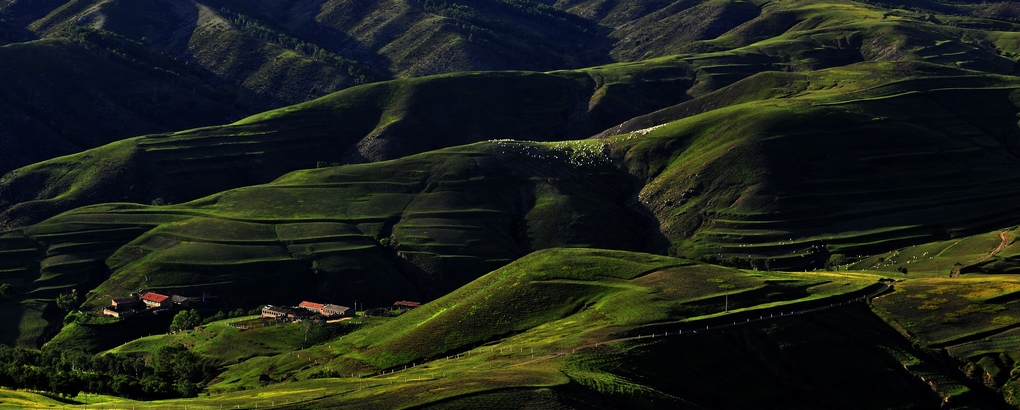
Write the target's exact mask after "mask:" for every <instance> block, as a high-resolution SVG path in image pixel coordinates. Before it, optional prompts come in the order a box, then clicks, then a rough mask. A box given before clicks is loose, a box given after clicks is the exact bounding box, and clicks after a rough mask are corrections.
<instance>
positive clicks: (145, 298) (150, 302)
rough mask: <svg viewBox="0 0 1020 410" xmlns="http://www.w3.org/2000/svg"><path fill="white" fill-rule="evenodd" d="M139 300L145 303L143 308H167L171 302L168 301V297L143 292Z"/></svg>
mask: <svg viewBox="0 0 1020 410" xmlns="http://www.w3.org/2000/svg"><path fill="white" fill-rule="evenodd" d="M138 299H141V300H142V302H144V303H145V306H149V307H154V308H161V307H169V306H170V305H171V304H172V303H173V302H171V301H170V297H169V296H167V295H160V294H158V293H155V292H145V294H144V295H142V297H140V298H138Z"/></svg>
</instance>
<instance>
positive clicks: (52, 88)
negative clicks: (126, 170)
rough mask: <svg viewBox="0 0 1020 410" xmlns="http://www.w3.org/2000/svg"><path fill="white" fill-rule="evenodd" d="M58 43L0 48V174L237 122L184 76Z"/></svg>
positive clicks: (232, 111) (224, 104)
mask: <svg viewBox="0 0 1020 410" xmlns="http://www.w3.org/2000/svg"><path fill="white" fill-rule="evenodd" d="M97 54H98V53H92V52H89V51H87V50H85V49H83V48H81V47H79V46H77V45H75V44H72V43H69V42H66V41H62V40H41V41H34V42H30V43H19V44H11V45H8V46H5V47H0V59H2V60H4V61H16V62H17V64H4V65H3V66H0V78H3V79H4V87H3V90H0V124H3V127H0V141H3V142H0V150H2V151H3V152H4V155H3V158H0V174H5V173H7V172H8V171H10V170H13V169H15V168H18V167H22V166H25V165H28V164H31V163H34V162H40V161H43V160H47V159H51V158H54V157H58V156H61V155H66V154H70V153H74V152H80V151H83V150H85V149H89V148H93V147H97V146H100V145H104V144H107V143H110V142H113V141H116V140H119V139H123V138H127V137H132V136H136V135H139V134H144V133H150V132H160V131H167V130H174V129H182V128H193V127H198V126H206V125H212V124H218V123H222V122H224V121H227V120H230V119H232V118H238V117H240V116H241V111H239V110H237V109H236V108H234V107H232V106H231V101H230V100H229V99H227V98H222V97H223V96H211V95H200V94H195V93H192V91H193V89H192V87H190V86H189V85H188V84H182V83H181V82H182V81H184V80H185V79H187V80H190V79H188V78H187V76H186V75H181V74H172V73H154V72H144V71H140V70H137V69H133V68H131V67H126V66H124V65H122V64H118V63H117V62H114V61H111V60H109V59H107V58H105V57H104V56H101V55H97Z"/></svg>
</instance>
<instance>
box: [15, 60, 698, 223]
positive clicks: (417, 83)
mask: <svg viewBox="0 0 1020 410" xmlns="http://www.w3.org/2000/svg"><path fill="white" fill-rule="evenodd" d="M691 75H692V74H691V72H690V68H689V67H688V65H687V64H686V63H685V62H683V61H681V60H677V59H675V58H665V59H659V60H653V61H649V62H645V63H641V64H624V65H618V66H607V67H603V68H598V69H592V70H582V71H563V72H554V73H545V74H543V73H527V72H502V73H486V74H470V73H465V74H456V75H448V76H436V77H426V78H421V79H408V80H397V81H392V82H384V83H379V84H372V85H366V86H362V87H356V88H352V89H349V90H346V91H343V92H340V93H337V94H334V95H332V96H329V97H325V98H323V99H320V100H315V101H312V102H308V103H305V104H301V105H297V106H294V107H289V108H285V109H281V110H278V111H272V112H269V113H265V114H260V115H256V116H253V117H251V118H248V119H245V120H243V121H240V122H238V123H236V124H233V125H229V126H222V127H210V128H203V129H196V130H190V131H182V132H177V133H173V134H160V135H152V136H146V137H139V138H134V139H130V140H125V141H121V142H118V143H115V144H111V145H109V146H105V147H101V148H97V149H93V150H89V151H85V152H82V153H79V154H75V155H72V156H68V157H63V158H57V159H54V160H50V161H45V162H41V163H39V164H36V165H33V166H30V167H25V168H22V169H19V170H16V171H13V172H11V173H8V174H7V175H5V176H4V177H2V178H0V209H3V211H2V215H3V216H2V217H0V221H2V222H0V226H4V227H15V226H21V225H25V224H28V223H32V222H38V221H41V220H43V219H45V218H48V217H50V216H53V215H55V214H57V213H59V212H62V211H66V210H69V209H72V208H74V207H77V206H82V205H87V204H94V203H101V202H106V201H132V202H140V203H151V202H152V201H153V200H155V199H157V198H161V199H162V201H164V202H182V201H188V200H192V199H195V198H198V197H201V196H205V195H210V194H213V193H215V192H218V191H222V190H225V189H230V188H235V187H240V186H245V185H251V184H257V183H265V182H269V181H271V180H273V179H274V178H276V177H278V176H280V175H282V174H284V173H286V172H290V171H294V170H298V169H304V168H312V167H315V166H317V163H321V165H329V164H334V165H335V164H345V163H359V162H364V161H379V160H385V159H391V158H397V157H401V156H405V155H410V154H414V153H419V152H424V151H428V150H432V149H437V148H442V147H447V146H452V145H457V144H466V143H471V142H475V141H482V140H488V139H505V138H526V139H532V140H539V141H550V140H564V139H572V138H580V137H584V136H587V135H591V134H592V133H595V132H597V131H598V130H601V129H604V128H606V127H608V126H610V125H612V124H615V123H618V122H620V121H623V120H625V119H627V118H630V117H632V116H634V115H637V114H643V113H647V112H650V111H653V110H655V109H658V108H662V107H665V106H669V105H671V104H674V103H676V102H679V101H682V100H684V99H685V98H687V97H686V95H685V94H684V91H685V90H686V89H687V88H689V87H690V86H691V84H692V82H693V78H691ZM214 171H215V172H214ZM211 176H212V177H211Z"/></svg>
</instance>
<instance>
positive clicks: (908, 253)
mask: <svg viewBox="0 0 1020 410" xmlns="http://www.w3.org/2000/svg"><path fill="white" fill-rule="evenodd" d="M1000 232H1002V230H995V231H992V232H987V233H982V234H978V235H971V236H966V237H962V238H957V239H950V240H944V241H936V242H931V243H926V244H920V245H914V246H910V247H906V248H902V249H897V250H894V251H891V252H885V253H881V254H876V255H870V256H868V257H867V258H864V259H862V260H860V261H854V263H852V264H851V265H850V268H851V269H864V270H877V271H889V272H890V274H891V275H900V274H899V273H896V269H898V268H906V269H907V277H942V278H946V277H949V274H950V273H951V272H952V271H953V270H954V269H956V268H960V267H963V266H966V265H970V264H972V263H973V262H975V261H977V260H978V259H981V258H983V257H985V256H987V255H989V254H990V253H991V252H993V251H994V250H995V249H997V248H998V246H999V245H1000V244H1001V243H1002V240H1001V238H1000V236H999V234H1000ZM1007 235H1010V237H1012V235H1013V234H1012V233H1007ZM1009 242H1012V241H1009ZM1011 252H1012V250H1011V248H1010V247H1006V248H1005V249H1003V250H1002V251H1000V253H999V254H998V255H999V257H1008V255H1010V254H1011ZM851 260H853V258H851ZM894 277H899V276H894Z"/></svg>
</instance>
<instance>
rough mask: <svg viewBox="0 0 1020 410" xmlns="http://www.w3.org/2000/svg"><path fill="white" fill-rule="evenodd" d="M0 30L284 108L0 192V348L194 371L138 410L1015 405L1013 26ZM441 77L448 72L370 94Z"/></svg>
mask: <svg viewBox="0 0 1020 410" xmlns="http://www.w3.org/2000/svg"><path fill="white" fill-rule="evenodd" d="M0 3H2V4H0V18H3V22H2V23H3V24H0V27H2V28H3V29H2V30H0V36H2V38H4V39H5V40H4V41H5V42H11V43H18V44H10V45H6V46H3V47H0V53H2V52H15V51H17V52H22V53H29V54H31V53H33V52H35V50H40V49H41V48H40V47H43V46H45V47H50V48H51V49H55V50H57V51H54V53H55V54H56V55H58V57H52V58H53V59H56V60H59V59H60V58H61V57H59V56H60V55H73V54H74V53H79V52H80V50H79V49H77V48H76V47H81V46H82V44H86V43H88V44H93V46H87V47H92V48H89V50H91V51H92V53H91V54H90V53H86V54H85V57H86V58H84V59H83V61H84V62H83V63H82V64H83V65H84V64H86V63H88V64H95V65H96V66H99V67H111V68H110V69H111V70H112V69H118V67H129V69H127V71H124V72H125V73H131V72H135V71H132V70H136V68H130V67H131V66H130V64H131V58H132V57H131V56H133V55H136V54H131V53H135V52H138V53H142V54H137V55H143V54H144V55H146V56H148V57H147V58H149V59H147V60H137V59H136V60H137V61H136V63H141V62H144V64H142V65H145V66H146V67H149V68H152V67H159V66H158V65H151V64H150V63H152V62H153V61H157V60H159V61H163V60H160V59H163V58H165V59H166V60H165V61H167V62H168V64H176V65H173V67H177V68H179V69H180V71H175V72H174V74H168V75H167V76H165V77H159V76H155V75H154V77H159V78H162V79H164V80H166V79H168V78H169V79H170V80H169V82H170V84H171V85H172V86H174V87H178V88H182V89H186V88H187V86H190V85H192V82H194V85H195V86H196V87H204V88H196V91H195V92H194V94H191V96H188V97H187V98H184V97H180V95H179V94H181V93H177V92H174V93H173V95H174V96H175V97H180V98H181V100H180V101H171V102H167V107H179V106H180V105H179V104H199V103H201V104H207V105H206V106H204V107H211V108H209V109H208V112H209V113H213V112H216V113H218V112H219V111H217V110H219V109H221V108H222V109H223V110H226V111H230V112H232V113H233V112H237V113H240V112H246V113H251V110H253V107H259V106H266V107H268V106H276V105H281V104H283V103H285V102H291V101H295V102H296V101H305V100H308V101H307V102H303V103H300V104H296V105H291V106H287V107H284V108H278V109H274V110H270V111H265V112H263V113H260V114H254V115H250V116H248V117H247V118H244V119H242V120H240V121H236V122H233V123H230V124H226V125H219V126H207V127H201V128H192V129H187V130H181V131H173V132H171V131H166V132H157V133H151V134H148V135H143V136H137V137H133V138H128V139H123V140H119V141H116V142H112V143H109V144H106V145H102V146H100V147H96V148H92V149H86V150H81V151H79V152H75V153H71V154H69V155H66V156H62V157H58V158H53V159H49V160H46V161H40V162H36V163H33V164H31V165H27V166H24V167H21V168H18V169H16V170H13V171H11V172H9V173H7V174H6V175H4V176H3V177H0V227H2V228H3V229H4V231H3V232H0V283H2V284H5V285H9V286H4V288H3V294H2V295H0V317H2V318H3V319H2V320H0V343H4V344H10V345H19V346H26V347H40V346H42V348H43V350H44V351H47V352H56V351H68V350H76V349H84V350H86V351H88V352H89V353H90V354H91V353H95V352H101V351H105V350H107V349H114V352H115V354H124V355H141V356H146V355H147V354H148V353H147V352H148V351H149V350H152V349H156V348H159V347H162V346H174V345H176V344H182V345H185V346H187V347H188V348H190V349H192V350H193V351H195V352H199V353H201V354H202V355H205V356H206V357H207V360H208V363H209V365H210V366H213V367H217V368H218V370H217V371H218V372H219V377H215V378H212V377H208V378H206V379H205V380H202V381H199V380H197V379H196V380H191V379H189V380H191V381H189V383H199V384H194V385H189V386H185V387H189V388H193V387H195V386H199V385H200V386H201V387H202V388H204V389H205V393H209V394H210V395H208V396H202V397H198V398H193V399H184V400H170V401H166V402H162V403H150V404H156V405H166V406H181V405H190V406H213V407H215V406H217V405H219V406H222V405H227V406H231V405H233V406H235V407H237V406H241V405H242V404H243V405H245V406H251V405H252V403H259V404H262V405H263V407H265V405H266V404H265V403H262V402H261V401H264V400H266V398H267V397H268V398H269V401H270V404H268V405H269V406H276V407H280V406H281V405H280V403H278V402H277V401H276V400H283V404H282V406H283V407H288V408H289V407H294V408H316V407H321V408H335V407H338V406H349V407H357V408H376V407H377V408H394V407H413V406H423V407H424V406H435V407H439V408H443V407H449V408H463V407H490V406H495V405H498V404H500V403H505V402H506V401H507V400H512V401H514V403H515V404H516V403H534V405H535V406H539V407H561V408H571V407H592V406H596V405H599V403H602V404H601V405H604V406H608V407H616V408H618V407H627V408H633V407H636V408H642V407H661V406H663V403H668V404H667V405H668V406H671V407H691V408H698V407H706V408H713V407H733V408H740V407H768V406H770V405H778V406H779V407H784V408H818V407H826V406H827V405H830V404H833V403H836V404H833V405H832V406H833V407H844V408H907V407H910V406H912V405H914V406H921V407H927V406H931V407H934V406H941V407H946V408H1000V407H1009V406H1016V405H1017V403H1016V401H1015V399H1014V398H1013V396H1012V395H1013V393H1014V392H1015V391H1017V386H1020V384H1018V382H1017V380H1015V375H1014V373H1017V372H1016V369H1017V368H1020V367H1018V365H1017V363H1018V360H1020V359H1018V358H1017V357H1015V355H1014V354H1013V353H1012V351H1011V350H1010V349H1012V347H1014V339H1016V338H1015V337H1014V333H1015V330H1016V328H1017V326H1018V323H1020V314H1017V313H1016V312H1015V310H1016V303H1017V301H1016V299H1017V298H1016V297H1015V294H1016V290H1017V289H1018V285H1017V283H1016V282H1017V281H1016V279H1015V278H1012V277H1011V276H1008V275H1003V274H1007V273H1013V272H1015V271H1016V270H1017V266H1020V265H1018V264H1017V261H1018V260H1020V258H1018V257H1017V254H1018V251H1017V245H1016V244H1015V241H1014V240H1013V238H1014V237H1015V236H1014V235H1015V233H1014V232H1015V229H1016V226H1017V224H1018V215H1020V209H1018V208H1020V205H1018V204H1020V180H1018V179H1017V177H1016V175H1020V126H1018V123H1017V118H1018V116H1020V75H1018V74H1020V73H1018V67H1020V66H1018V63H1020V23H1017V20H1016V17H1017V16H1016V15H1015V14H1016V7H1015V5H1013V4H1012V3H996V4H984V3H983V4H977V3H975V2H969V1H968V2H964V1H957V2H942V1H939V2H934V1H924V0H917V1H907V2H904V3H905V4H902V5H900V4H897V5H888V4H884V2H881V1H869V2H857V1H850V0H814V1H809V0H780V1H772V2H758V1H739V0H707V1H687V0H682V1H677V2H665V1H613V2H606V1H596V0H591V1H586V0H563V1H558V2H534V1H517V0H514V1H511V0H499V1H497V0H492V1H464V2H462V3H456V2H433V1H420V2H419V1H376V2H369V1H364V2H363V1H331V0H323V1H316V2H297V1H292V2H268V1H249V2H242V1H231V0H216V1H213V0H203V1H198V2H195V1H188V2H181V1H176V2H171V1H157V2H155V3H154V4H155V5H153V7H154V8H156V9H159V10H162V12H164V13H163V14H162V16H163V17H160V18H151V19H148V20H145V21H144V24H138V21H139V20H137V18H138V16H144V15H147V14H146V13H145V12H144V10H142V9H141V7H143V6H142V5H140V4H139V3H136V2H128V1H120V0H107V1H96V2H91V1H80V2H71V3H66V4H65V3H63V2H61V1H57V0H54V1H35V2H12V1H7V2H0ZM900 6H903V7H900ZM36 37H39V38H42V40H38V41H35V42H30V43H24V42H22V40H26V39H31V38H36ZM58 38H62V39H63V40H60V39H58ZM104 41H109V43H104ZM104 44H105V45H104ZM110 44H115V45H119V46H123V47H127V48H126V49H125V50H129V51H130V50H134V51H131V53H124V54H123V55H120V54H113V55H114V57H113V58H111V61H105V62H104V61H103V60H102V59H95V58H93V57H95V56H96V55H102V54H103V53H105V52H107V51H110V50H112V48H111V46H110ZM129 46H130V47H129ZM132 47H133V48H132ZM103 50H106V51H103ZM576 50H584V51H583V52H575V51H576ZM87 56H92V57H87ZM125 56H126V57H125ZM651 57H655V58H651ZM624 60H640V61H628V62H620V63H612V64H606V65H594V66H591V67H589V68H576V67H579V66H582V65H590V64H595V63H606V62H611V61H624ZM147 64H148V65H147ZM515 64H516V65H515ZM507 67H509V68H528V69H534V70H544V71H487V70H488V69H489V68H507ZM0 68H2V67H0ZM447 70H472V71H463V72H458V73H453V74H438V75H432V76H426V77H413V78H397V79H391V78H394V77H405V76H414V75H418V74H424V73H441V72H445V71H447ZM545 70H555V71H545ZM12 72H15V71H12ZM344 73H346V75H345V74H344ZM26 78H30V77H26ZM82 78H91V77H89V76H84V77H82ZM202 78H208V79H210V82H208V83H206V82H202V81H197V79H202ZM312 79H314V81H313V80H312ZM377 80H378V81H377ZM26 81H27V80H26ZM97 81H98V80H97ZM161 81H163V80H161ZM310 81H311V82H310ZM175 82H176V84H175ZM358 83H370V84H358ZM355 84H357V85H356V86H355ZM341 88H342V89H343V90H340V89H341ZM173 89H174V88H166V89H165V90H173ZM333 90H340V91H338V92H335V93H331V94H328V95H325V96H322V97H319V96H320V95H323V94H326V93H327V92H330V91H333ZM146 92H148V91H146ZM167 92H168V93H171V91H167ZM183 94H187V93H183ZM311 97H319V98H316V99H311V100H309V99H310V98H311ZM140 98H141V97H140ZM44 100H45V99H44ZM118 100H119V98H118ZM260 104H261V105H260ZM22 106H30V107H34V105H31V104H29V105H24V104H17V103H11V107H22ZM138 107H142V108H139V110H138V111H137V112H143V113H144V112H146V111H144V110H145V109H146V108H144V107H145V104H143V103H131V102H129V103H125V104H124V105H123V106H122V108H124V109H125V111H123V112H128V113H132V112H135V111H131V110H129V109H128V108H131V109H135V108H138ZM19 109H20V108H19ZM169 109H170V108H168V110H169ZM57 110H58V109H56V108H54V109H52V110H50V112H55V111H57ZM118 112H119V111H118ZM124 115H127V114H124ZM132 115H134V114H132ZM210 115H212V114H210ZM66 118H71V119H73V118H76V117H75V115H68V116H67V117H66ZM138 118H141V119H140V120H139V121H140V122H146V121H145V120H144V118H147V117H145V116H142V115H140V114H139V116H138ZM165 118H173V117H165ZM61 121H65V122H66V121H70V120H66V119H64V120H61V119H58V120H54V124H57V125H59V124H63V123H64V122H61ZM168 121H169V120H168ZM166 124H170V125H166ZM166 124H162V123H161V124H157V125H158V127H156V128H160V127H170V126H173V123H172V122H167V123H166ZM57 125H54V127H57ZM81 135H86V134H81ZM81 138H83V141H85V140H87V139H86V138H85V137H81ZM90 143H97V142H95V141H93V142H88V141H86V142H82V143H81V147H83V148H84V147H85V146H87V145H88V144H90ZM69 147H70V146H65V147H64V149H66V150H72V149H73V148H69ZM681 258H683V259H681ZM722 265H725V267H724V266H722ZM827 268H828V269H835V270H839V272H826V271H825V269H827ZM847 269H850V270H847ZM808 270H811V271H812V272H807V271H808ZM819 270H822V271H819ZM794 272H799V273H794ZM949 276H953V277H952V278H950V277H949ZM890 278H892V279H890ZM893 279H895V280H893ZM893 282H895V283H894V284H893ZM890 284H892V286H891V287H889V285H890ZM147 290H148V291H159V292H165V293H172V294H185V295H196V296H197V295H203V296H208V297H209V298H208V299H209V301H206V302H205V304H204V305H200V306H199V309H200V310H201V313H200V314H201V315H203V316H211V315H212V314H213V313H214V312H216V311H220V310H222V311H231V312H234V311H236V310H237V309H240V310H241V312H242V313H243V312H247V311H249V310H250V309H252V308H256V307H258V306H259V305H263V304H267V303H268V304H280V305H288V304H294V303H297V302H298V301H301V300H322V301H329V302H330V303H337V304H344V305H352V304H353V303H354V302H355V301H357V302H358V303H359V304H363V305H365V306H369V307H376V306H388V305H390V304H392V303H393V301H394V300H401V299H408V300H418V301H423V302H429V303H426V304H425V305H424V306H423V307H421V308H418V309H416V310H413V311H410V312H407V313H405V314H403V315H400V316H397V315H388V316H386V317H373V318H366V317H365V316H363V315H359V316H358V317H357V318H355V319H353V320H350V321H348V322H346V323H344V324H338V325H322V326H321V327H316V326H319V325H313V324H297V325H290V326H289V327H286V328H279V329H270V330H260V331H259V332H251V333H245V332H242V331H240V330H237V329H233V328H228V327H227V326H226V324H225V323H223V322H218V323H214V324H210V325H209V326H208V327H206V328H203V329H199V330H194V331H185V332H181V333H177V334H173V335H163V334H162V333H163V332H164V331H165V330H166V328H167V326H168V325H169V321H170V320H171V318H170V317H166V316H164V317H162V318H161V319H159V320H152V321H146V323H145V324H144V325H134V324H132V322H131V321H127V320H115V319H112V318H103V317H99V316H98V315H96V314H95V313H96V312H97V311H98V310H99V309H100V307H101V306H104V305H107V304H108V303H109V301H110V299H111V298H115V297H122V296H126V295H129V294H132V293H139V292H141V291H147ZM883 292H884V293H883ZM75 295H82V296H83V298H82V300H81V302H82V304H81V305H80V306H78V304H77V301H76V300H73V299H74V298H75ZM880 295H881V296H880ZM876 297H877V298H876ZM870 298H874V299H872V301H871V303H872V304H871V305H867V304H864V303H860V302H862V301H863V300H867V299H870ZM69 299H72V300H70V301H69ZM239 314H240V313H239ZM392 316H397V317H392ZM217 317H224V316H223V315H218V316H217ZM741 321H742V322H743V323H741ZM330 326H335V327H330ZM280 329H284V330H280ZM316 329H317V330H316ZM322 329H332V330H331V331H335V333H329V332H330V331H323V332H324V333H322V334H324V335H327V336H324V337H323V338H322V339H316V338H315V337H311V339H309V338H308V337H303V338H302V337H299V336H300V335H299V334H298V333H301V332H303V333H304V335H305V336H307V335H312V334H313V332H314V331H319V330H322ZM338 329H340V330H338ZM681 330H682V331H683V332H682V333H681ZM695 331H697V332H698V333H697V334H695V333H694V332H695ZM274 332H279V333H287V332H297V333H293V334H290V333H288V336H287V337H276V336H272V335H274V334H277V333H274ZM667 332H669V336H668V337H667ZM674 332H675V333H674ZM149 334H155V336H146V335H149ZM341 334H342V336H341ZM681 334H682V335H683V336H681ZM259 335H262V336H259ZM649 335H654V336H651V337H648V336H649ZM313 336H314V335H313ZM263 337H274V341H273V343H265V342H260V341H259V340H258V339H259V338H263ZM309 340H313V341H312V342H309ZM320 342H321V343H320ZM232 344H236V345H237V346H239V348H240V351H237V352H233V353H228V352H227V351H228V350H229V349H228V348H227V345H232ZM118 346H119V347H118ZM526 349H527V352H526ZM532 349H533V351H532ZM54 357H55V356H54ZM99 357H102V356H99ZM666 359H668V360H666ZM2 360H4V358H3V357H0V361H2ZM96 360H98V359H96ZM140 362H142V363H143V364H144V361H140ZM0 364H2V362H0ZM738 367H739V368H740V369H741V372H740V376H739V377H736V378H734V376H733V372H732V371H730V370H731V369H733V368H738ZM0 369H6V368H4V367H0ZM876 369H877V370H876ZM4 371H6V370H4ZM33 371H37V370H33ZM38 371H41V370H38ZM61 371H64V372H65V373H66V374H68V375H71V376H68V377H72V378H73V377H79V376H81V377H84V376H82V375H81V374H78V373H81V372H78V373H74V372H75V371H74V370H70V371H66V370H61ZM153 371H155V370H153ZM68 372H69V373H68ZM869 372H870V373H869ZM865 373H867V374H869V375H870V376H869V377H867V378H865V377H861V375H862V374H865ZM139 374H142V373H140V372H135V375H136V376H134V377H135V378H138V377H140V376H137V375H139ZM2 375H3V373H2V372H0V376H2ZM75 375H77V376H75ZM54 377H56V376H54ZM130 377H132V376H130V375H125V379H122V380H121V382H122V386H123V385H130V380H129V379H130ZM4 380H6V379H3V378H2V377H0V385H3V383H4V382H5V381H4ZM875 380H879V381H881V383H875ZM136 382H137V383H141V382H142V381H141V380H136ZM123 383H126V384H123ZM97 386H98V385H97ZM148 388H150V390H152V391H153V392H157V391H162V392H163V394H164V396H158V397H170V396H169V393H167V391H166V390H167V389H169V388H170V387H167V386H163V388H162V390H160V386H149V387H148ZM96 390H101V389H98V388H97V389H96ZM98 392H100V393H108V391H106V390H102V391H98ZM425 392H432V394H424V393H425ZM436 392H440V393H436ZM734 392H739V393H740V394H734ZM178 393H180V394H177V395H178V396H180V395H185V396H191V395H193V394H194V392H193V391H190V390H188V391H187V392H185V393H187V394H185V393H182V392H178ZM175 394H176V393H175ZM5 395H6V393H2V394H0V398H2V397H7V396H10V397H14V398H15V399H16V400H25V401H27V400H31V397H30V396H25V395H18V394H9V395H6V396H5ZM131 397H134V396H131ZM103 400H107V399H103ZM42 402H44V401H40V403H42ZM47 403H48V402H47ZM108 403H110V404H114V405H116V406H128V405H135V404H138V403H135V402H131V401H127V400H121V399H108ZM125 403H126V404H125ZM605 403H609V404H605ZM777 403H778V404H777Z"/></svg>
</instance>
